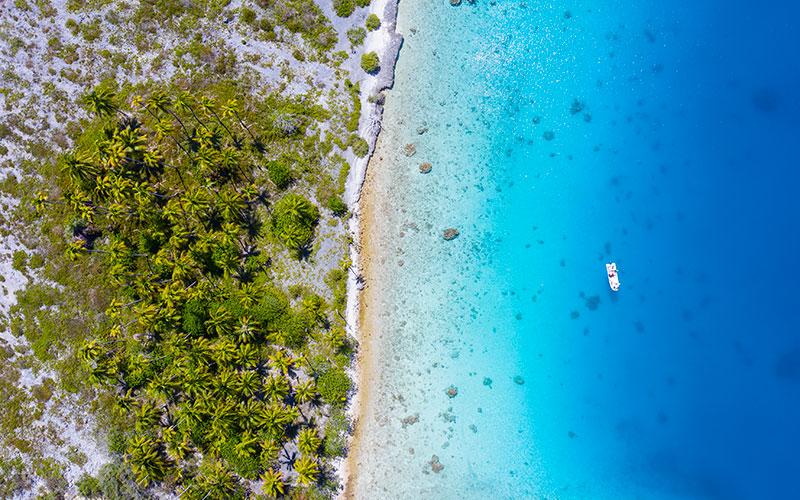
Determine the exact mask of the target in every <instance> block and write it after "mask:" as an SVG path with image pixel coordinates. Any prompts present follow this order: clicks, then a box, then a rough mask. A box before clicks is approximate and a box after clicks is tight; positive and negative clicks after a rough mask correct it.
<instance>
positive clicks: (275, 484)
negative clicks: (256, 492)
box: [261, 467, 285, 498]
mask: <svg viewBox="0 0 800 500" xmlns="http://www.w3.org/2000/svg"><path fill="white" fill-rule="evenodd" d="M261 480H262V481H264V486H262V487H261V491H263V492H264V494H265V495H267V496H268V497H269V498H278V496H280V495H283V491H284V486H285V484H284V482H283V475H282V474H281V471H280V470H279V471H278V472H275V471H273V470H272V467H270V468H269V469H268V470H267V471H266V472H265V473H264V475H263V476H261Z"/></svg>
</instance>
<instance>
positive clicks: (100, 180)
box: [36, 88, 351, 499]
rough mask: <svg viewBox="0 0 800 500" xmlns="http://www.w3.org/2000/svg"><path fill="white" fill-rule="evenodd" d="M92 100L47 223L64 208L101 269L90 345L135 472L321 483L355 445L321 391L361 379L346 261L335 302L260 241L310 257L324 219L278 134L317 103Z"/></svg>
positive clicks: (227, 481) (223, 494)
mask: <svg viewBox="0 0 800 500" xmlns="http://www.w3.org/2000/svg"><path fill="white" fill-rule="evenodd" d="M83 101H84V103H85V105H86V106H87V108H88V109H89V110H90V112H91V114H92V116H94V118H93V119H92V120H91V121H90V122H89V123H88V126H87V127H86V128H85V130H84V131H83V133H82V135H81V136H80V138H79V140H78V141H77V145H76V146H75V148H74V149H73V150H72V151H70V152H69V153H67V154H64V155H63V157H61V159H60V161H59V162H57V164H56V165H55V168H56V169H57V172H56V171H54V175H55V176H56V177H57V182H56V183H54V184H53V187H52V189H50V190H47V191H42V192H40V193H38V194H37V196H36V206H37V213H38V216H39V217H40V218H41V219H42V220H44V221H45V222H44V223H45V224H51V225H52V224H57V223H58V222H59V221H64V220H67V221H69V224H68V225H67V226H68V227H69V228H70V229H69V231H68V232H67V234H65V235H64V239H63V242H62V244H63V252H64V255H66V256H67V257H68V258H69V259H70V260H72V261H73V262H74V266H75V268H76V269H79V270H83V269H85V270H86V271H85V272H86V273H87V274H88V273H96V274H97V275H99V276H101V277H102V278H101V279H102V281H103V282H104V283H105V290H106V291H107V293H108V295H107V296H106V297H104V299H103V300H104V301H105V302H106V309H105V311H104V312H103V313H102V315H101V318H100V319H99V321H97V322H96V325H95V326H94V328H93V331H92V333H91V335H88V336H87V338H86V340H85V341H84V343H83V344H82V346H80V349H79V358H80V361H81V362H82V363H83V368H84V369H85V373H86V374H87V375H88V377H89V380H90V381H91V382H92V383H93V384H95V385H96V386H99V387H102V388H107V389H109V394H111V395H112V396H111V397H112V399H113V403H112V404H113V412H114V414H115V415H116V427H115V428H114V429H112V430H111V433H112V438H111V447H112V449H113V450H114V451H117V452H119V453H121V454H122V455H123V456H124V460H125V462H127V463H128V464H129V465H130V468H131V470H132V472H133V473H134V474H135V481H136V483H138V485H140V486H142V487H144V486H148V485H150V484H152V483H160V484H161V486H162V487H166V488H167V489H168V490H172V491H174V492H176V493H179V494H180V495H181V498H195V499H208V498H219V499H222V498H244V497H245V495H246V492H248V493H247V494H248V495H249V492H252V491H254V490H255V491H258V490H259V489H260V490H261V492H263V495H265V496H266V497H267V498H276V497H278V496H281V495H283V494H284V493H287V492H288V491H289V490H297V491H301V490H302V489H303V488H306V487H309V486H311V485H318V484H324V481H325V475H326V472H328V465H327V463H328V460H330V459H331V458H334V457H336V456H339V455H341V454H342V453H343V450H344V436H343V434H342V431H345V430H346V429H342V428H341V427H342V425H344V426H345V427H346V423H344V422H345V421H344V420H343V419H342V415H341V413H338V414H337V413H336V412H335V411H334V412H333V413H331V412H330V411H326V412H325V414H324V415H325V416H322V417H321V415H322V414H321V413H320V412H319V411H318V409H319V408H320V407H323V406H325V407H328V408H329V409H330V408H334V409H335V408H337V407H340V406H342V405H343V403H344V401H345V398H346V395H347V392H348V390H349V388H350V381H349V379H348V378H347V376H346V375H345V373H344V372H343V370H342V365H346V364H347V363H348V359H349V358H348V355H349V350H350V349H351V346H350V345H349V343H348V341H347V338H346V336H345V333H344V330H343V321H344V320H343V319H342V317H341V312H340V311H341V308H342V306H343V304H344V300H345V299H344V281H343V278H344V277H345V276H346V274H345V273H346V270H347V266H348V264H347V263H346V262H345V263H343V269H341V270H334V272H332V273H331V275H330V276H329V282H330V283H331V285H332V286H333V287H335V288H336V289H337V292H336V293H337V297H338V303H337V304H333V305H332V306H329V305H328V304H326V303H325V301H324V299H322V298H321V297H320V296H319V295H316V294H314V293H310V292H306V291H304V290H303V289H302V287H300V288H297V287H295V289H294V290H293V296H290V295H289V294H286V293H285V292H284V291H282V290H281V288H280V287H279V286H276V284H275V283H273V281H272V278H271V270H270V267H271V266H272V262H271V258H270V253H269V252H268V251H265V247H266V248H278V249H281V248H282V249H284V250H285V251H288V252H290V253H291V255H293V256H294V257H296V258H301V257H302V256H303V255H304V253H305V252H307V251H308V245H309V243H310V241H311V239H312V238H313V236H314V231H315V226H316V224H317V223H318V220H319V210H318V209H317V208H316V206H314V205H313V204H312V203H311V202H310V201H308V200H307V199H306V198H304V197H303V196H302V195H301V194H296V193H292V194H283V191H282V189H285V188H286V187H287V185H289V184H290V183H291V182H292V175H293V174H292V173H291V172H290V168H289V167H288V166H287V160H286V158H288V157H289V156H290V155H291V154H292V151H291V148H286V147H285V144H286V143H287V142H286V141H284V142H283V144H284V146H283V147H281V146H280V144H281V140H282V139H286V138H287V137H288V138H291V136H293V135H295V134H298V133H299V132H300V131H301V130H302V129H303V128H304V126H305V124H306V121H308V120H313V119H314V118H313V116H314V114H315V112H317V110H315V109H314V107H313V106H309V107H308V108H306V109H298V108H295V109H292V110H291V111H292V113H291V118H283V117H280V116H279V117H278V118H277V119H275V120H272V121H265V120H262V121H260V122H257V124H248V118H249V115H251V114H256V113H259V112H264V110H259V109H258V108H257V106H255V107H251V109H250V111H249V113H246V112H244V111H243V107H242V105H241V103H240V102H239V101H237V99H236V98H231V99H225V100H219V99H217V98H215V97H213V96H205V95H198V94H192V93H188V92H177V93H174V94H173V93H167V92H165V91H163V90H157V89H156V90H152V91H150V92H148V93H146V94H143V95H134V94H130V95H129V96H128V98H127V99H123V98H120V97H118V96H116V95H115V94H114V93H113V92H111V91H108V90H104V89H102V88H98V89H95V90H92V91H91V92H89V93H87V94H86V96H85V98H84V100H83ZM263 104H264V106H270V109H274V106H279V103H275V102H270V103H263ZM295 106H297V104H295ZM273 114H274V112H273ZM265 123H266V124H268V125H264V124H265ZM308 150H309V148H306V152H308ZM308 159H309V158H306V160H308ZM265 178H269V179H271V182H257V180H261V179H265ZM339 203H341V202H339ZM81 272H83V271H81ZM336 311H339V315H337V314H332V313H333V312H336ZM337 358H338V360H339V363H338V365H337V363H336V362H335V361H332V360H336V359H337ZM321 418H322V419H324V420H325V421H326V425H325V428H326V429H327V430H323V428H322V427H321V426H320V423H321ZM337 419H339V421H338V422H337Z"/></svg>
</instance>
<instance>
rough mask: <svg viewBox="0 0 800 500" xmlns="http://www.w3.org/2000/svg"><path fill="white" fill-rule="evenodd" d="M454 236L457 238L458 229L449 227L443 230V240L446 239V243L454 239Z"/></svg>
mask: <svg viewBox="0 0 800 500" xmlns="http://www.w3.org/2000/svg"><path fill="white" fill-rule="evenodd" d="M456 236H458V229H456V228H454V227H451V228H449V229H445V230H444V239H446V240H447V241H450V240H452V239H455V237H456Z"/></svg>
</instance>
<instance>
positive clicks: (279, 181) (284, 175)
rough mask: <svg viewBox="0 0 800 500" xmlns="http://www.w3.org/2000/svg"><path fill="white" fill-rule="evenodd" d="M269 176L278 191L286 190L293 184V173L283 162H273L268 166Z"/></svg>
mask: <svg viewBox="0 0 800 500" xmlns="http://www.w3.org/2000/svg"><path fill="white" fill-rule="evenodd" d="M267 176H268V177H269V180H270V181H272V183H273V184H275V187H277V188H278V189H286V187H287V186H288V185H289V184H291V182H292V172H291V171H289V167H287V166H286V164H285V163H284V162H282V161H271V162H269V164H268V165H267Z"/></svg>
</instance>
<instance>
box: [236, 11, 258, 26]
mask: <svg viewBox="0 0 800 500" xmlns="http://www.w3.org/2000/svg"><path fill="white" fill-rule="evenodd" d="M239 20H240V21H241V22H242V23H244V24H247V25H253V24H255V22H256V13H255V12H253V10H252V9H248V8H247V7H242V8H241V10H240V11H239Z"/></svg>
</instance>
